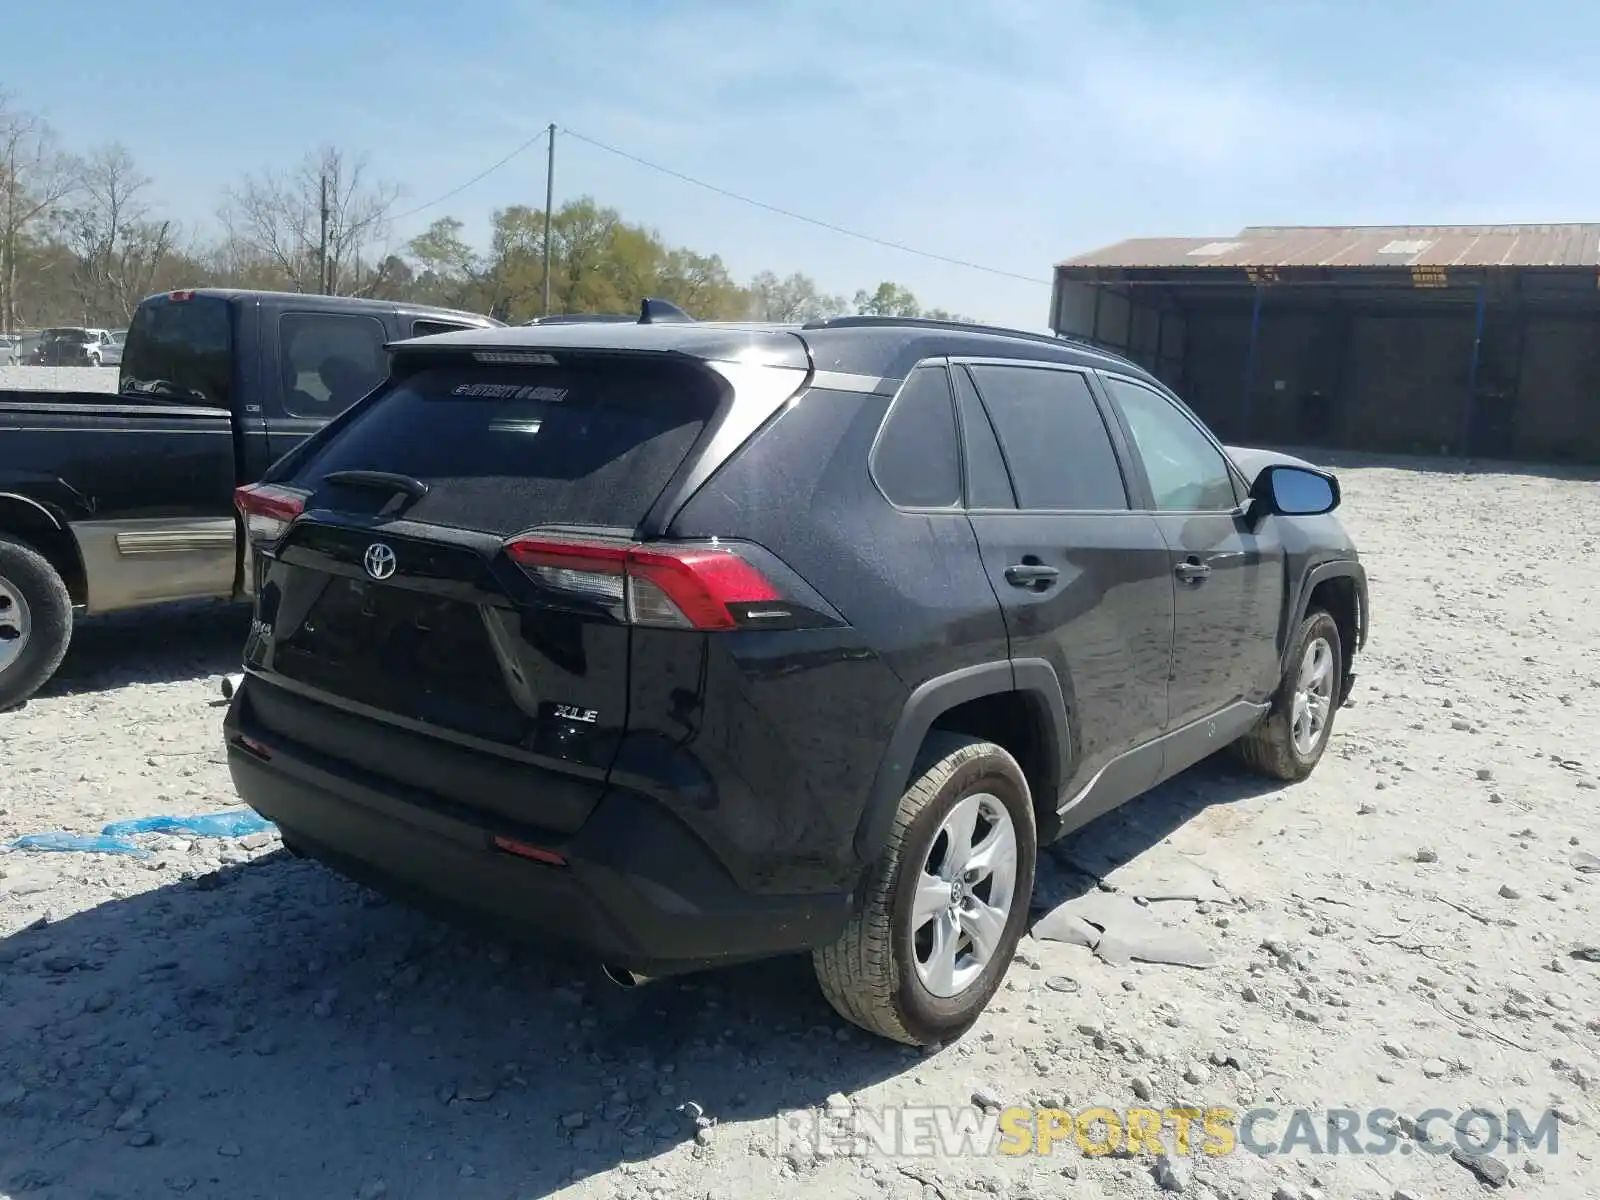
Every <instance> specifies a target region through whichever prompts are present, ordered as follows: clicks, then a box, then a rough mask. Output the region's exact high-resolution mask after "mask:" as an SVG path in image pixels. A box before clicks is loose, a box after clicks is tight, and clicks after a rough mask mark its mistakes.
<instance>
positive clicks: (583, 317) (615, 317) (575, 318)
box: [523, 313, 638, 325]
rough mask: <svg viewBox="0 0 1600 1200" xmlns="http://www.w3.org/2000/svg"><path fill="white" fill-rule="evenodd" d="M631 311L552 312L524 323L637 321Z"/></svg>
mask: <svg viewBox="0 0 1600 1200" xmlns="http://www.w3.org/2000/svg"><path fill="white" fill-rule="evenodd" d="M637 319H638V318H636V317H634V316H633V315H632V314H630V313H620V314H619V313H552V314H551V315H550V316H548V317H534V318H533V320H531V321H524V322H523V324H524V325H587V324H590V323H594V322H617V321H635V320H637Z"/></svg>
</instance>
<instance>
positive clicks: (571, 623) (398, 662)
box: [247, 356, 725, 832]
mask: <svg viewBox="0 0 1600 1200" xmlns="http://www.w3.org/2000/svg"><path fill="white" fill-rule="evenodd" d="M724 388H725V385H723V384H721V383H720V381H719V380H718V379H717V378H716V376H714V375H713V374H712V373H711V372H710V371H709V370H707V369H705V368H704V367H698V366H694V365H691V364H689V363H687V362H682V361H678V360H673V359H668V358H665V357H663V356H652V357H644V358H638V359H630V358H625V357H611V358H602V359H595V360H592V361H587V362H585V361H575V360H568V361H565V362H564V363H563V364H562V365H561V366H553V365H552V366H485V365H480V364H477V363H475V362H473V361H471V360H465V359H458V360H456V361H454V362H440V363H435V364H434V365H431V366H426V367H424V368H422V369H419V370H417V371H416V372H414V373H412V374H410V375H408V376H404V377H402V378H399V379H398V380H397V381H396V382H394V383H393V385H392V386H391V387H390V388H389V389H388V390H387V391H386V392H385V393H383V394H382V395H380V396H379V397H377V398H376V399H375V400H373V401H372V402H370V403H367V404H364V405H362V406H361V407H360V409H359V410H358V411H357V412H355V413H353V414H352V416H351V419H350V420H349V421H348V422H346V423H345V424H343V425H342V427H340V428H338V429H336V430H334V431H332V432H331V433H330V436H329V438H328V440H327V441H326V443H325V445H323V446H322V447H321V448H319V449H318V450H317V452H315V453H313V454H311V455H310V456H309V457H308V458H307V459H306V461H305V464H304V465H303V467H302V468H301V469H300V471H299V473H298V475H297V476H296V477H295V478H293V479H289V480H284V481H282V482H283V485H284V486H285V487H287V488H288V489H289V490H290V491H291V492H294V491H296V490H297V491H298V492H299V494H301V495H302V496H303V505H304V507H303V513H302V515H301V516H300V517H299V518H298V519H296V520H294V521H293V523H292V524H290V525H288V527H287V531H286V532H285V533H283V534H282V535H281V541H279V542H278V543H277V544H276V545H275V546H273V547H272V548H271V549H270V551H269V554H268V557H267V558H266V560H265V562H264V565H265V573H264V577H263V580H262V584H261V587H260V597H259V607H258V613H257V615H258V624H257V627H256V629H257V632H256V634H255V635H253V637H252V642H251V647H250V650H249V652H248V654H247V657H248V658H249V659H250V661H251V665H252V667H253V668H254V669H255V670H256V671H257V673H258V674H259V675H260V682H262V683H263V684H265V686H262V687H258V688H256V689H254V690H253V691H252V692H251V695H252V697H253V700H252V707H253V709H254V711H255V714H256V717H257V718H258V719H259V720H261V721H262V722H263V724H264V725H265V726H266V727H267V728H268V730H269V731H270V732H275V733H277V734H279V735H280V736H284V737H289V738H292V739H293V740H295V741H296V742H298V743H300V744H302V745H304V746H306V747H307V748H309V749H311V750H314V751H316V752H318V753H320V754H323V755H325V756H327V757H329V758H331V759H336V760H339V761H341V762H342V763H344V764H346V765H349V766H353V767H355V768H357V769H359V770H361V771H364V772H368V773H371V774H373V775H376V776H382V777H384V778H386V779H388V780H390V781H392V782H396V783H400V784H404V785H407V786H413V787H420V788H423V789H424V790H426V791H428V792H431V793H433V794H434V795H436V796H439V797H441V798H443V799H445V800H448V801H451V802H453V803H458V804H461V805H464V806H467V807H469V808H472V809H476V810H483V811H490V812H496V813H499V814H501V815H503V816H505V817H507V818H513V819H515V820H516V821H517V822H519V823H523V824H527V825H530V826H533V827H537V828H541V829H546V830H554V831H557V832H566V831H571V830H574V829H576V828H577V826H578V825H580V824H581V823H582V821H583V819H584V818H585V817H586V816H587V815H588V811H589V809H590V808H591V807H592V806H593V804H594V802H595V801H597V800H598V798H599V794H600V791H601V789H602V788H603V786H604V781H605V776H606V773H607V771H608V770H609V768H610V766H611V761H612V758H613V757H614V755H615V752H616V747H617V744H618V741H619V739H620V737H621V735H622V733H623V731H624V730H625V728H626V724H627V705H628V656H629V627H628V625H627V623H626V619H625V617H624V615H623V614H622V612H621V611H620V610H619V607H618V600H619V598H620V584H619V586H618V589H617V590H618V593H619V594H617V595H614V594H611V592H610V591H609V590H608V588H609V585H608V583H607V581H606V579H605V578H604V577H600V576H594V575H588V574H584V573H582V572H575V573H573V574H572V575H571V578H570V579H568V580H563V579H561V578H552V573H551V570H550V569H549V568H543V569H542V570H530V569H525V568H524V567H523V566H519V565H518V563H517V562H516V561H513V559H512V557H511V556H510V555H509V554H508V553H507V551H506V549H505V546H506V543H507V541H508V540H509V539H511V538H512V537H513V536H514V535H518V534H526V533H528V532H529V531H531V530H538V531H539V533H540V536H541V537H553V538H555V539H557V540H558V541H559V539H560V538H562V537H568V536H570V537H575V538H582V539H583V540H584V541H585V542H586V543H589V544H593V543H595V542H596V540H599V541H600V542H602V543H604V542H607V541H614V542H615V543H616V544H619V545H624V546H625V545H627V544H628V542H629V540H630V538H631V534H632V532H633V530H634V529H635V528H636V527H637V526H638V525H639V523H640V522H641V520H642V519H643V518H644V516H645V514H646V513H647V512H648V511H649V509H650V507H651V505H652V504H653V503H654V502H655V500H656V499H657V497H658V496H659V495H660V494H661V492H662V491H663V489H664V488H665V487H666V485H667V484H668V482H669V481H670V480H671V479H672V477H673V475H674V474H675V473H676V472H677V471H678V470H679V468H680V467H681V466H682V465H683V463H684V461H685V459H686V458H687V457H688V455H689V454H690V452H691V450H692V449H693V447H694V445H695V443H696V439H697V438H699V437H700V435H701V433H702V430H703V429H704V428H705V426H706V424H707V422H708V421H709V420H710V419H711V418H712V416H713V415H714V413H715V412H716V409H717V406H718V404H719V403H720V402H721V401H722V400H723V398H724V394H725V393H724ZM579 565H581V564H579ZM560 574H561V572H560V570H559V569H558V570H556V571H555V575H557V576H559V575H560ZM574 581H576V582H574ZM552 583H554V584H555V585H557V586H551V584H552ZM597 584H598V586H596V585H597ZM268 631H270V632H268ZM418 735H421V736H420V738H419V736H418ZM530 766H535V767H542V768H545V769H547V770H548V771H549V772H550V773H551V774H550V776H549V777H547V778H546V779H543V780H541V778H540V776H539V773H538V772H536V771H535V772H530V771H529V770H528V769H527V768H528V767H530Z"/></svg>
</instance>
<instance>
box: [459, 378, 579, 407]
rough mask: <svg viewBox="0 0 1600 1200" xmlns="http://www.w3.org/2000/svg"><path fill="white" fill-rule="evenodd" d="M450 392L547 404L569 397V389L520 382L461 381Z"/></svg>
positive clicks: (558, 402) (492, 398) (489, 398)
mask: <svg viewBox="0 0 1600 1200" xmlns="http://www.w3.org/2000/svg"><path fill="white" fill-rule="evenodd" d="M450 394H451V395H452V396H478V397H482V398H484V399H487V400H541V401H543V402H544V403H546V404H560V403H561V402H562V401H563V400H565V399H566V398H567V389H566V388H558V387H533V386H531V385H529V384H518V383H461V384H457V385H456V386H455V388H454V389H452V390H451V392H450Z"/></svg>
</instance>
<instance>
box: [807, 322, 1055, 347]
mask: <svg viewBox="0 0 1600 1200" xmlns="http://www.w3.org/2000/svg"><path fill="white" fill-rule="evenodd" d="M874 327H877V328H896V327H899V328H911V329H948V330H950V331H951V332H953V333H988V334H995V335H998V336H1000V337H1013V338H1026V339H1027V340H1028V341H1032V342H1050V343H1052V344H1055V345H1060V344H1061V343H1062V342H1063V341H1065V340H1067V339H1065V338H1059V337H1056V336H1054V335H1053V334H1048V333H1030V332H1029V331H1027V330H1026V329H1011V328H1008V327H1007V326H1004V325H985V324H983V323H981V322H979V321H936V320H934V319H933V318H932V317H825V318H823V319H822V320H820V321H808V322H806V324H804V325H802V326H801V328H802V329H871V328H874Z"/></svg>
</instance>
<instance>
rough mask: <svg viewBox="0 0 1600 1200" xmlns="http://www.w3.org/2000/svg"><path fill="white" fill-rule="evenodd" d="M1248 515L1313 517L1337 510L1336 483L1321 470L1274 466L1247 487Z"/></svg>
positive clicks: (1337, 494)
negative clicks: (1249, 503) (1248, 491)
mask: <svg viewBox="0 0 1600 1200" xmlns="http://www.w3.org/2000/svg"><path fill="white" fill-rule="evenodd" d="M1250 499H1251V502H1252V503H1251V505H1250V508H1251V515H1252V516H1256V517H1267V516H1272V515H1274V514H1277V515H1279V516H1285V517H1317V516H1321V515H1322V514H1323V513H1330V512H1332V511H1333V510H1334V509H1336V508H1338V507H1339V481H1338V480H1337V479H1335V478H1334V477H1333V476H1332V475H1329V474H1328V473H1327V472H1325V471H1314V470H1312V469H1311V468H1309V467H1291V466H1289V465H1288V464H1287V463H1276V464H1273V465H1271V466H1266V467H1263V468H1262V469H1261V473H1260V474H1259V475H1257V476H1256V481H1255V484H1254V485H1253V486H1252V487H1251V488H1250Z"/></svg>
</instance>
